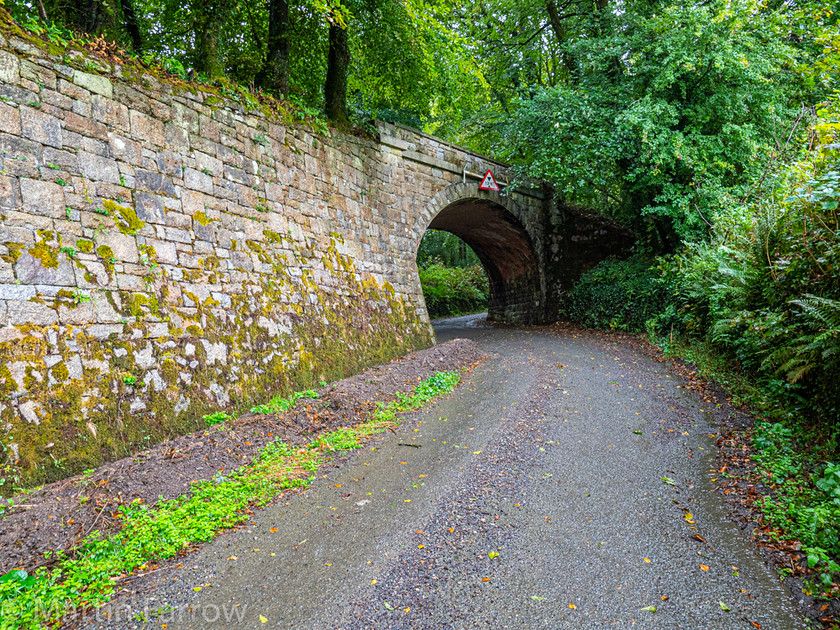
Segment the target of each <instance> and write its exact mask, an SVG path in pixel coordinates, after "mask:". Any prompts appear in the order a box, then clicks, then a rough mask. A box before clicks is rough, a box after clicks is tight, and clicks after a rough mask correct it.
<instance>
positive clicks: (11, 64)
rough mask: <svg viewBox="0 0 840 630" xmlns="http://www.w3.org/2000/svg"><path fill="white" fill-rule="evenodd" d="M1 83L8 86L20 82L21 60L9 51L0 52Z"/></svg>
mask: <svg viewBox="0 0 840 630" xmlns="http://www.w3.org/2000/svg"><path fill="white" fill-rule="evenodd" d="M0 82H2V83H7V84H8V85H17V84H18V82H20V60H19V59H18V58H17V55H14V54H12V53H10V52H9V51H7V50H0Z"/></svg>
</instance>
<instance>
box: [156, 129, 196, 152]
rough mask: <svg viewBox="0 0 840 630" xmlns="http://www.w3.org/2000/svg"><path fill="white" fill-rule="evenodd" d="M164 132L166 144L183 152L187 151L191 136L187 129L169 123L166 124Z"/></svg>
mask: <svg viewBox="0 0 840 630" xmlns="http://www.w3.org/2000/svg"><path fill="white" fill-rule="evenodd" d="M163 133H164V136H165V138H166V144H167V145H168V146H170V147H171V148H173V149H177V150H178V151H183V152H186V151H187V149H189V146H190V138H189V134H188V133H187V131H186V129H183V128H181V127H178V126H177V125H174V124H172V123H167V124H166V125H164V132H163Z"/></svg>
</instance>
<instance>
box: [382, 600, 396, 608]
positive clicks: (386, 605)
mask: <svg viewBox="0 0 840 630" xmlns="http://www.w3.org/2000/svg"><path fill="white" fill-rule="evenodd" d="M382 605H383V606H385V610H394V607H393V606H391V604H389V603H388V602H382Z"/></svg>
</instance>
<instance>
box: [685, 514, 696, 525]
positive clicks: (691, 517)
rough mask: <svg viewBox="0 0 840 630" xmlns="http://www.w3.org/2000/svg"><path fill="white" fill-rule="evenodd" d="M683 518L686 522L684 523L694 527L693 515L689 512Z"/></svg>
mask: <svg viewBox="0 0 840 630" xmlns="http://www.w3.org/2000/svg"><path fill="white" fill-rule="evenodd" d="M683 518H684V519H685V520H686V522H688V523H691V524H692V525H694V515H693V514H692V513H691V512H686V513H685V514H684V515H683Z"/></svg>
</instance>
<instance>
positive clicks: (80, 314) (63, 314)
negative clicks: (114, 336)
mask: <svg viewBox="0 0 840 630" xmlns="http://www.w3.org/2000/svg"><path fill="white" fill-rule="evenodd" d="M80 293H81V294H82V295H86V296H87V297H88V298H90V297H91V296H90V292H89V291H80ZM58 318H59V320H60V321H61V323H62V324H65V325H71V326H84V325H86V324H89V323H91V322H95V321H96V311H95V309H94V308H93V303H92V302H80V303H79V304H72V305H62V307H61V308H59V310H58Z"/></svg>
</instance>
